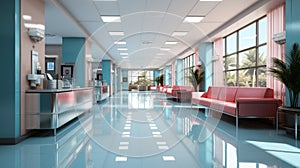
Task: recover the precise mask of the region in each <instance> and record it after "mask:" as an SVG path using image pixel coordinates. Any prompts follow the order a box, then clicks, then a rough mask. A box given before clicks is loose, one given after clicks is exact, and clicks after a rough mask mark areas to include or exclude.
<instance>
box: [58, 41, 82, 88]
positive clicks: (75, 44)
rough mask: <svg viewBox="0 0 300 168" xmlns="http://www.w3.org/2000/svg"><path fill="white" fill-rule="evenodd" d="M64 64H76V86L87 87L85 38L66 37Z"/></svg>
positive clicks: (63, 54)
mask: <svg viewBox="0 0 300 168" xmlns="http://www.w3.org/2000/svg"><path fill="white" fill-rule="evenodd" d="M62 63H74V64H75V67H74V73H75V74H74V75H75V85H77V86H81V87H84V86H85V81H84V80H85V38H81V37H64V38H63V40H62Z"/></svg>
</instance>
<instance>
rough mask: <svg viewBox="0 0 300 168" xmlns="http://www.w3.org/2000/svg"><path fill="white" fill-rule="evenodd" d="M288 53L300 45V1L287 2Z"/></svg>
mask: <svg viewBox="0 0 300 168" xmlns="http://www.w3.org/2000/svg"><path fill="white" fill-rule="evenodd" d="M285 3H286V8H285V12H286V13H285V14H286V45H285V46H286V47H285V48H286V53H289V52H290V50H291V48H292V46H293V44H294V43H298V44H300V29H299V22H300V15H299V8H300V1H299V0H286V2H285ZM288 94H289V92H288V91H286V97H289V95H288ZM286 105H290V100H289V99H286Z"/></svg>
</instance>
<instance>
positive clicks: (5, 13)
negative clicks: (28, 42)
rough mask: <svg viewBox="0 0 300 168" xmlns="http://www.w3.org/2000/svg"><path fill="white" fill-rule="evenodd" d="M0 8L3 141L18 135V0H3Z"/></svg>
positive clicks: (0, 115) (0, 131)
mask: <svg viewBox="0 0 300 168" xmlns="http://www.w3.org/2000/svg"><path fill="white" fill-rule="evenodd" d="M0 11H1V13H2V15H0V21H1V22H2V23H3V24H1V31H0V36H1V39H0V45H1V48H2V50H1V54H2V56H1V57H0V65H1V66H0V73H1V78H2V80H1V81H2V82H1V87H0V90H1V94H0V99H1V101H0V128H1V129H0V143H2V140H3V143H5V142H7V141H9V142H11V140H13V139H15V138H18V137H20V75H21V74H20V0H11V1H4V2H2V4H1V6H0ZM6 140H7V141H6Z"/></svg>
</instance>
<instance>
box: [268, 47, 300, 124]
mask: <svg viewBox="0 0 300 168" xmlns="http://www.w3.org/2000/svg"><path fill="white" fill-rule="evenodd" d="M269 71H270V72H271V74H272V75H273V76H274V77H275V78H276V79H278V80H279V81H281V82H282V83H283V84H284V85H285V86H286V88H287V91H288V100H289V102H290V104H289V105H288V106H285V107H281V110H282V111H287V110H293V111H295V110H297V109H298V110H299V111H300V108H299V93H300V49H299V44H298V43H294V44H293V46H292V48H291V50H290V51H289V53H288V55H287V56H286V60H285V61H283V60H280V59H277V58H273V67H272V68H270V69H269ZM288 120H289V119H288ZM287 122H288V123H289V121H287ZM288 125H290V124H288Z"/></svg>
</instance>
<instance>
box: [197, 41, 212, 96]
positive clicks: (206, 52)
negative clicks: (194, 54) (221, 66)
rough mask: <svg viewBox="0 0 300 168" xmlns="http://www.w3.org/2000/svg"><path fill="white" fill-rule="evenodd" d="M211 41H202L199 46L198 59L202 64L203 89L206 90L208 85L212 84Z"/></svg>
mask: <svg viewBox="0 0 300 168" xmlns="http://www.w3.org/2000/svg"><path fill="white" fill-rule="evenodd" d="M212 55H213V43H202V44H201V45H200V47H199V60H201V61H202V62H203V64H204V70H205V79H204V80H205V81H204V90H205V91H207V89H208V87H209V86H212V84H213V61H212Z"/></svg>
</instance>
